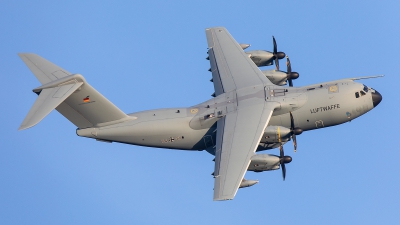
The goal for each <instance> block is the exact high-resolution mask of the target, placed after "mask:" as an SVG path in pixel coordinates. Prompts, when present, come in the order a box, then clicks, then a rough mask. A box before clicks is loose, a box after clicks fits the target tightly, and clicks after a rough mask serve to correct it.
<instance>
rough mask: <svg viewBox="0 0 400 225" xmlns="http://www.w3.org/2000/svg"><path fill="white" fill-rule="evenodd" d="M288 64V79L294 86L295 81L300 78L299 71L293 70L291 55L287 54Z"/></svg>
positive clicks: (291, 85) (290, 84)
mask: <svg viewBox="0 0 400 225" xmlns="http://www.w3.org/2000/svg"><path fill="white" fill-rule="evenodd" d="M286 66H287V72H286V74H287V80H288V81H289V86H290V87H293V81H292V80H295V79H297V78H299V76H300V75H299V73H298V72H292V65H291V63H290V59H289V56H286Z"/></svg>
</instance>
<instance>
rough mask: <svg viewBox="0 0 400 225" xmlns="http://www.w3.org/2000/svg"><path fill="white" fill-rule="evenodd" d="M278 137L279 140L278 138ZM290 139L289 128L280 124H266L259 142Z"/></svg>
mask: <svg viewBox="0 0 400 225" xmlns="http://www.w3.org/2000/svg"><path fill="white" fill-rule="evenodd" d="M279 139H280V140H279ZM289 139H290V129H289V128H286V127H282V126H268V127H267V128H265V130H264V135H263V137H262V138H261V142H268V143H279V142H286V141H289Z"/></svg>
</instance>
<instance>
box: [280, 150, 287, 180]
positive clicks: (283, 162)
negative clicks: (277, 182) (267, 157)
mask: <svg viewBox="0 0 400 225" xmlns="http://www.w3.org/2000/svg"><path fill="white" fill-rule="evenodd" d="M279 159H280V161H279V163H280V164H281V169H282V177H283V180H285V178H286V166H285V153H284V151H283V146H282V143H281V145H280V146H279Z"/></svg>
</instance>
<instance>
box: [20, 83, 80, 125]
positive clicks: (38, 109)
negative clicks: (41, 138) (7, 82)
mask: <svg viewBox="0 0 400 225" xmlns="http://www.w3.org/2000/svg"><path fill="white" fill-rule="evenodd" d="M82 84H83V82H78V83H75V84H67V85H63V86H59V87H54V88H46V89H43V90H42V91H41V92H40V94H39V97H38V98H37V99H36V101H35V103H34V104H33V106H32V108H31V110H30V111H29V113H28V115H27V116H26V117H25V119H24V121H23V122H22V124H21V126H20V127H19V129H18V130H24V129H27V128H30V127H33V126H35V125H36V124H38V123H39V122H40V121H41V120H42V119H43V118H44V117H46V116H47V115H48V114H49V113H50V112H51V111H52V110H53V109H54V108H56V107H57V106H58V105H60V104H61V103H62V102H63V101H64V100H65V99H66V98H68V97H69V96H70V95H71V94H72V93H74V91H75V90H76V89H78V88H79V87H80V86H81V85H82Z"/></svg>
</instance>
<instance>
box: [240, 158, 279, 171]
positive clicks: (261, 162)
mask: <svg viewBox="0 0 400 225" xmlns="http://www.w3.org/2000/svg"><path fill="white" fill-rule="evenodd" d="M279 168H280V158H279V157H278V156H276V155H269V154H257V155H254V156H253V157H251V162H250V165H249V168H248V169H247V170H248V171H254V172H263V171H269V170H277V169H279Z"/></svg>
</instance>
